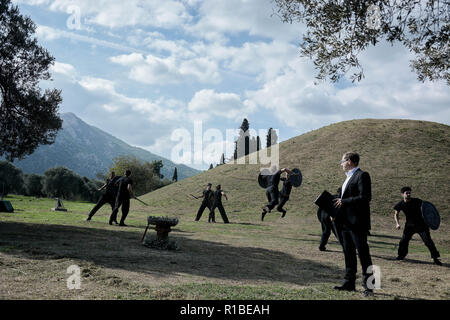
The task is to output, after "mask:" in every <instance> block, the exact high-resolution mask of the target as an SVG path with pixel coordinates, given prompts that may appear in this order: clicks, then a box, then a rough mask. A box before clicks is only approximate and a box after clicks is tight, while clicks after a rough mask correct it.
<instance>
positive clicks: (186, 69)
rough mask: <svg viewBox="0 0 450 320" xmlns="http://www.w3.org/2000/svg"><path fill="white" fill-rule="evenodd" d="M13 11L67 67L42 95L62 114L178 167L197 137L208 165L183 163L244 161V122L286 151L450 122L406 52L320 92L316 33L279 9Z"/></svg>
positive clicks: (225, 0) (443, 97) (103, 4)
mask: <svg viewBox="0 0 450 320" xmlns="http://www.w3.org/2000/svg"><path fill="white" fill-rule="evenodd" d="M13 3H15V4H17V5H18V6H19V8H20V11H21V13H22V14H25V15H27V16H30V17H31V19H32V20H33V21H34V22H35V23H36V25H37V29H36V37H37V39H38V41H39V43H40V44H41V45H42V46H44V47H45V48H47V49H48V51H49V52H50V53H51V54H52V55H53V57H55V64H54V65H53V66H52V68H51V73H52V81H51V82H45V83H42V84H41V87H42V88H47V87H51V88H58V89H61V90H62V96H63V103H62V104H61V106H60V112H61V113H63V112H73V113H75V114H76V115H77V116H78V117H80V118H81V119H82V120H84V121H85V122H87V123H88V124H90V125H93V126H96V127H98V128H100V129H102V130H104V131H106V132H108V133H110V134H112V135H114V136H115V137H117V138H119V139H121V140H123V141H125V142H127V143H128V144H130V145H133V146H138V147H141V148H144V149H146V150H148V151H150V152H152V153H155V154H158V155H161V156H163V157H166V158H168V159H172V160H177V159H178V160H179V159H180V157H179V155H180V153H179V152H175V150H179V149H180V148H179V147H180V143H183V142H186V141H189V140H185V139H186V136H188V138H190V139H191V140H190V141H191V143H192V142H193V141H194V138H195V137H203V138H202V139H201V140H202V146H201V147H199V149H194V148H193V147H192V149H191V151H192V152H195V151H196V150H203V152H200V157H197V158H194V157H193V156H191V157H189V156H188V157H184V158H183V157H182V158H183V159H185V160H184V161H185V164H187V165H189V166H191V167H194V168H197V169H207V168H208V167H209V165H210V163H211V162H214V163H216V162H219V161H220V157H221V154H222V152H225V156H226V157H227V158H229V157H231V156H232V150H233V141H234V140H233V137H232V136H229V135H227V130H228V131H229V130H232V129H237V128H238V127H239V126H240V125H241V123H242V120H243V119H244V118H247V119H248V121H249V123H250V128H252V129H254V130H256V132H257V133H260V136H261V139H262V142H263V144H265V135H266V134H267V131H268V129H269V128H274V129H277V130H278V135H279V140H280V141H284V140H287V139H289V138H292V137H294V136H298V135H300V134H303V133H306V132H308V131H311V130H315V129H319V128H321V127H323V126H326V125H329V124H332V123H335V122H340V121H345V120H352V119H366V118H377V119H393V118H398V119H415V120H427V121H434V122H439V123H444V124H447V125H448V124H450V88H449V87H448V86H446V84H445V83H444V81H438V82H429V81H427V82H425V83H422V82H419V81H418V80H417V77H416V74H415V73H414V72H412V71H411V69H410V67H409V61H410V60H411V59H412V58H413V56H412V55H411V54H410V53H409V52H408V51H407V50H406V49H405V48H403V47H402V46H399V45H394V46H392V45H391V44H387V43H383V42H382V43H380V44H377V46H375V47H374V46H371V47H369V48H368V49H367V50H366V51H364V52H363V53H362V54H361V56H360V60H361V61H360V62H361V64H362V66H363V67H364V74H365V78H364V79H363V80H362V81H361V82H359V83H351V81H349V80H348V79H342V80H341V81H340V82H339V83H330V82H320V83H317V80H316V79H315V75H316V74H317V71H316V70H315V69H314V65H313V63H312V61H310V60H308V59H306V58H302V57H300V54H299V53H300V51H299V45H298V44H299V43H300V41H301V35H302V32H303V31H304V30H305V28H304V26H302V25H300V24H295V23H294V24H286V23H283V22H282V21H281V19H280V17H279V16H277V15H276V14H275V13H276V8H275V4H274V3H273V2H272V1H271V0H204V1H201V0H179V1H176V0H151V1H150V0H145V1H144V0H127V1H124V0H97V1H92V0H78V1H77V0H13ZM348 77H350V75H348ZM181 136H183V137H181ZM182 154H184V155H186V153H183V152H182ZM177 156H178V158H177ZM215 159H216V160H215Z"/></svg>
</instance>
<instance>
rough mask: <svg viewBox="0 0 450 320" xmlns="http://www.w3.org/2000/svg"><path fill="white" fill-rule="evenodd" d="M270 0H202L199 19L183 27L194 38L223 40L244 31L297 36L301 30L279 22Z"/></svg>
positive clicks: (281, 37)
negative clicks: (227, 36)
mask: <svg viewBox="0 0 450 320" xmlns="http://www.w3.org/2000/svg"><path fill="white" fill-rule="evenodd" d="M274 5H275V4H274V3H273V1H271V0H215V1H203V2H201V4H200V6H199V17H200V18H199V19H198V21H197V22H196V23H195V24H194V25H188V26H186V30H187V31H189V32H190V33H192V35H194V36H197V37H202V38H205V39H208V40H219V41H226V35H231V34H238V33H245V34H249V35H250V36H260V37H265V38H270V39H278V40H284V41H292V40H296V39H298V38H299V35H300V31H301V30H300V29H298V30H297V28H293V27H292V25H289V24H284V23H282V21H281V19H280V18H279V17H278V16H277V15H274V14H273V13H274V8H275V7H274Z"/></svg>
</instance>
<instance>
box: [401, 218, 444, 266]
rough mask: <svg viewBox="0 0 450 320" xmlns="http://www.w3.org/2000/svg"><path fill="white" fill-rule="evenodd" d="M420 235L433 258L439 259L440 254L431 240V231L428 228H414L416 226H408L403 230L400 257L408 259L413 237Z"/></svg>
mask: <svg viewBox="0 0 450 320" xmlns="http://www.w3.org/2000/svg"><path fill="white" fill-rule="evenodd" d="M415 233H418V234H419V236H420V237H421V238H422V240H423V243H425V245H426V246H427V248H428V250H430V254H431V258H433V259H435V258H439V257H440V254H439V251H438V250H437V249H436V246H435V245H434V242H433V240H432V239H431V235H430V229H429V228H428V227H414V226H406V225H405V229H404V230H403V236H402V239H401V240H400V244H399V245H398V255H399V257H402V258H404V257H406V255H407V254H408V246H409V241H410V240H411V238H412V236H413V235H414V234H415Z"/></svg>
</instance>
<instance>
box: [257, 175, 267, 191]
mask: <svg viewBox="0 0 450 320" xmlns="http://www.w3.org/2000/svg"><path fill="white" fill-rule="evenodd" d="M258 183H259V186H260V187H261V188H264V189H266V188H267V185H268V182H267V176H266V175H262V174H261V173H260V174H259V175H258Z"/></svg>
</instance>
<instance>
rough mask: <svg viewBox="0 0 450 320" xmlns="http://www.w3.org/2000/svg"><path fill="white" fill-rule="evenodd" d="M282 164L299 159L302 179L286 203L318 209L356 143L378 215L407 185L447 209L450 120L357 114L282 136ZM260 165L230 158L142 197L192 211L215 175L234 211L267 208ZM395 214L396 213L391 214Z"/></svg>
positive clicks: (303, 210) (298, 209)
mask: <svg viewBox="0 0 450 320" xmlns="http://www.w3.org/2000/svg"><path fill="white" fill-rule="evenodd" d="M279 148H280V166H281V167H287V168H294V167H297V168H299V169H300V170H301V172H302V175H303V184H302V186H301V187H299V188H298V189H294V190H293V192H292V194H291V199H290V201H289V202H288V204H287V208H289V211H290V212H291V213H290V214H295V215H307V214H313V213H315V212H316V206H315V205H314V204H313V201H314V200H315V198H316V197H317V196H318V195H319V194H320V193H321V192H322V191H323V190H324V189H326V190H328V191H329V192H331V193H335V191H336V190H337V188H338V187H339V186H341V184H342V183H343V180H345V175H344V173H343V171H342V169H341V167H340V165H339V161H340V159H341V157H342V154H343V153H344V152H346V151H356V152H358V153H359V154H360V156H361V160H360V167H361V169H362V170H365V171H368V172H369V173H370V175H371V178H372V202H371V209H372V214H373V216H389V219H390V217H391V214H392V211H393V210H392V207H393V206H394V205H395V203H396V202H397V201H399V200H401V197H400V188H401V187H402V186H405V185H409V186H411V187H412V189H413V196H416V197H419V198H422V199H424V200H427V201H430V202H432V203H434V204H435V205H436V206H437V208H438V210H439V211H440V212H441V214H442V215H443V216H448V214H449V209H450V200H449V199H448V197H447V194H448V193H449V192H450V184H449V177H450V127H449V126H446V125H443V124H437V123H432V122H426V121H412V120H371V119H369V120H353V121H345V122H340V123H337V124H333V125H329V126H327V127H323V128H320V129H318V130H314V131H311V132H308V133H306V134H303V135H301V136H298V137H295V138H292V139H289V140H287V141H284V142H282V143H281V144H280V147H279ZM260 167H261V166H260V165H239V164H227V165H224V166H220V167H217V168H214V169H212V170H209V171H207V172H204V173H202V174H199V175H196V176H194V177H191V178H189V179H185V180H183V181H180V182H178V183H175V184H172V185H170V186H168V187H166V188H163V189H160V190H157V191H155V192H152V193H150V194H148V195H146V196H144V197H143V199H144V200H146V201H148V202H149V203H152V206H155V207H157V208H158V210H160V211H161V213H163V212H167V213H168V214H169V213H170V214H175V215H179V216H183V215H185V214H191V215H192V208H191V207H190V206H186V199H187V195H188V194H189V193H193V192H194V193H196V194H200V193H201V190H202V187H203V186H204V185H205V184H206V183H207V182H211V183H213V185H214V186H215V185H216V184H219V183H220V184H221V185H222V188H224V189H225V190H226V191H227V192H228V194H229V198H230V201H228V202H227V203H226V206H227V208H228V211H229V212H230V213H231V214H232V215H233V213H234V212H235V213H239V214H240V215H241V214H249V215H250V214H254V215H255V217H256V216H257V215H258V214H259V213H260V207H261V206H262V205H263V204H264V202H265V201H266V199H265V193H264V190H263V189H261V188H260V187H259V185H258V183H257V176H258V173H259V168H260ZM389 221H390V220H389Z"/></svg>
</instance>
